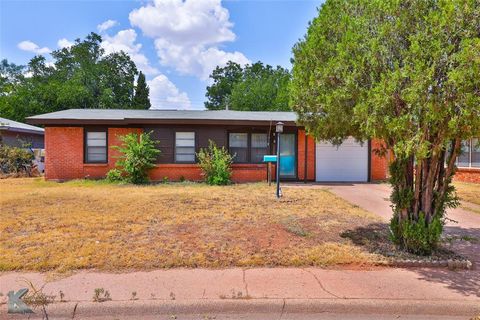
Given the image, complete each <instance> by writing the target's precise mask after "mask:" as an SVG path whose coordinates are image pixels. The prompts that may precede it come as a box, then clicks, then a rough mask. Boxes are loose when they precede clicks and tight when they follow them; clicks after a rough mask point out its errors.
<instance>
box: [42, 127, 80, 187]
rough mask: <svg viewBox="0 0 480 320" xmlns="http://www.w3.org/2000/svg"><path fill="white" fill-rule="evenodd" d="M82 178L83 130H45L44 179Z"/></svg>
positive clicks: (60, 128)
mask: <svg viewBox="0 0 480 320" xmlns="http://www.w3.org/2000/svg"><path fill="white" fill-rule="evenodd" d="M82 177H83V128H79V127H47V128H45V179H48V180H68V179H78V178H82Z"/></svg>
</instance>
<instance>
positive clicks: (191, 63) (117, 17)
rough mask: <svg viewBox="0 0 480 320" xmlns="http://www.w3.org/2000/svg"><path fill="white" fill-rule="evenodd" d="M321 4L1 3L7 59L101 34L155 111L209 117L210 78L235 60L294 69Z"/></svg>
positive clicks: (194, 0) (212, 0)
mask: <svg viewBox="0 0 480 320" xmlns="http://www.w3.org/2000/svg"><path fill="white" fill-rule="evenodd" d="M321 2H322V1H315V0H304V1H301V0H279V1H275V0H271V1H269V0H264V1H242V0H239V1H222V2H220V1H219V0H187V1H182V0H155V1H120V0H118V1H113V0H110V1H85V0H79V1H58V0H57V1H54V0H51V1H41V0H40V1H9V0H1V1H0V58H2V59H3V58H7V59H8V60H9V61H11V62H15V63H17V64H26V63H27V62H28V60H29V59H30V58H32V57H33V56H34V55H35V54H44V55H45V56H46V57H47V60H51V57H50V55H49V54H48V52H50V51H51V50H55V49H58V48H59V47H62V46H68V45H70V43H71V42H73V41H74V40H75V39H76V38H83V37H85V36H86V35H87V34H88V33H89V32H91V31H95V32H97V33H99V34H101V35H102V37H103V38H104V48H105V50H106V52H107V53H108V52H113V51H119V50H124V51H126V52H127V53H129V54H130V56H131V57H132V58H133V60H134V61H135V62H136V64H137V67H139V69H140V70H143V71H144V72H145V73H146V74H147V80H148V83H149V86H150V89H151V100H152V104H153V105H154V107H156V108H167V109H171V108H189V109H202V108H203V102H204V100H205V88H206V86H207V85H208V75H209V74H210V72H211V70H212V69H213V68H214V67H215V66H216V65H218V64H219V65H223V64H225V63H226V61H228V60H234V61H237V62H239V63H241V64H245V63H249V62H256V61H259V60H260V61H262V62H264V63H267V64H271V65H274V66H275V65H281V66H283V67H286V68H289V69H290V67H291V65H290V58H291V48H292V46H293V44H294V43H295V42H296V41H297V40H298V39H299V38H301V37H303V35H304V34H305V32H306V30H307V26H308V22H309V21H310V20H312V18H313V17H315V16H316V14H317V10H316V8H317V7H318V6H319V5H320V4H321Z"/></svg>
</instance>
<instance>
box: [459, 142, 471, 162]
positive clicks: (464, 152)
mask: <svg viewBox="0 0 480 320" xmlns="http://www.w3.org/2000/svg"><path fill="white" fill-rule="evenodd" d="M457 166H459V167H469V166H470V140H465V141H462V147H461V150H460V155H459V156H458V157H457Z"/></svg>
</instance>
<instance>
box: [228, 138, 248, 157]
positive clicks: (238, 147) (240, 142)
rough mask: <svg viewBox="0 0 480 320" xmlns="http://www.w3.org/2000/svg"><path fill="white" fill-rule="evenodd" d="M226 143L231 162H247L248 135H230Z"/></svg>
mask: <svg viewBox="0 0 480 320" xmlns="http://www.w3.org/2000/svg"><path fill="white" fill-rule="evenodd" d="M228 141H229V150H230V154H231V155H232V156H233V162H236V163H242V162H243V163H245V162H248V133H230V135H229V139H228Z"/></svg>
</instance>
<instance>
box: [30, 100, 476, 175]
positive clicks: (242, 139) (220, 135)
mask: <svg viewBox="0 0 480 320" xmlns="http://www.w3.org/2000/svg"><path fill="white" fill-rule="evenodd" d="M296 119H297V117H296V115H295V113H293V112H247V111H230V110H219V111H193V110H111V109H110V110H107V109H71V110H64V111H59V112H53V113H48V114H43V115H38V116H33V117H30V118H28V122H29V123H32V124H41V125H44V126H45V141H46V169H45V177H46V179H49V180H68V179H80V178H101V177H104V176H105V174H106V173H107V172H108V170H110V169H111V168H114V166H115V162H116V156H118V153H117V151H115V150H113V149H111V147H112V146H114V145H118V144H119V143H120V141H119V136H121V135H124V134H127V133H129V132H142V131H144V132H151V133H152V137H153V138H154V139H155V140H157V141H158V148H159V149H160V151H161V153H160V155H159V156H158V159H157V164H156V167H155V168H154V169H152V170H151V172H150V178H151V179H152V180H162V179H164V178H165V177H166V178H168V179H169V180H171V181H176V180H180V179H182V178H184V179H187V180H201V179H202V176H201V171H200V169H199V167H198V165H197V164H196V155H195V154H196V152H198V151H199V150H200V148H205V147H207V146H208V142H209V140H213V141H214V142H215V143H216V144H217V145H218V146H223V147H225V148H227V149H228V150H229V151H230V152H231V154H232V155H234V163H233V165H232V179H233V180H234V181H235V182H250V181H262V180H266V178H267V166H266V164H265V163H262V160H263V156H264V155H266V154H275V150H276V146H275V124H276V123H277V122H279V121H281V122H283V123H284V131H283V133H282V135H281V142H280V152H281V159H282V160H281V165H280V176H281V179H282V180H290V181H310V182H313V181H319V182H330V181H351V182H368V181H375V180H383V179H385V178H386V177H387V163H388V161H387V159H386V158H384V157H380V156H378V155H377V154H376V153H375V152H374V150H375V149H376V148H378V147H379V146H380V143H381V142H380V141H375V140H372V141H367V142H364V143H357V142H356V141H354V140H353V139H347V140H346V141H345V142H344V143H343V144H342V145H341V146H340V147H336V146H332V145H331V144H329V143H324V142H316V141H315V140H314V139H313V138H312V137H310V136H308V135H306V134H305V129H304V128H303V127H301V126H298V125H297V124H296ZM272 169H274V166H272ZM473 170H474V173H475V174H480V173H479V172H477V171H476V169H473Z"/></svg>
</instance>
